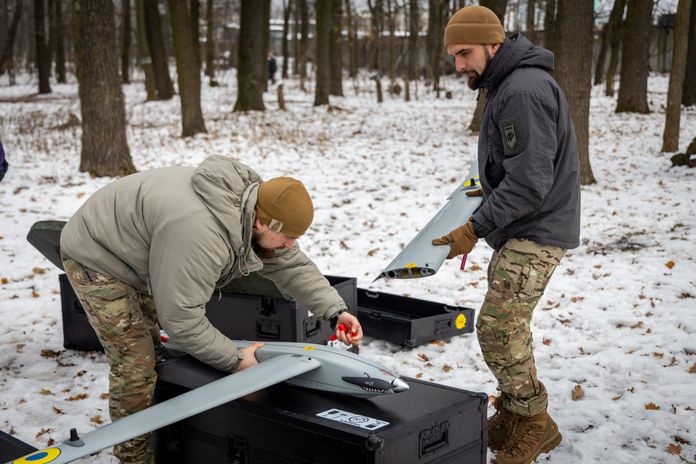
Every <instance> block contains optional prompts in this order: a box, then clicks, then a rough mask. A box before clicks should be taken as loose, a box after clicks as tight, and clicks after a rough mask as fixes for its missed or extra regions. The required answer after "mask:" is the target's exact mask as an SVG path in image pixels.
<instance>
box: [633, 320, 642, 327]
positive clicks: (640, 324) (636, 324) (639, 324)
mask: <svg viewBox="0 0 696 464" xmlns="http://www.w3.org/2000/svg"><path fill="white" fill-rule="evenodd" d="M631 328H632V329H642V328H643V321H639V322H636V323H635V324H633V325H632V326H631Z"/></svg>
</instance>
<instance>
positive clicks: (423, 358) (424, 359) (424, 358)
mask: <svg viewBox="0 0 696 464" xmlns="http://www.w3.org/2000/svg"><path fill="white" fill-rule="evenodd" d="M418 357H419V358H421V360H422V361H423V362H428V361H430V358H429V357H428V355H427V354H423V353H418Z"/></svg>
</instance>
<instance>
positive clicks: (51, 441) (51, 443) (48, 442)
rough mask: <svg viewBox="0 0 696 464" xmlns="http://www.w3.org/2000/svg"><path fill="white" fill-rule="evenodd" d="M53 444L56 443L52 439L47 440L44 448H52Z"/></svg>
mask: <svg viewBox="0 0 696 464" xmlns="http://www.w3.org/2000/svg"><path fill="white" fill-rule="evenodd" d="M55 442H56V441H55V440H54V439H53V438H49V439H48V441H47V442H46V446H47V447H48V446H53V444H54V443H55Z"/></svg>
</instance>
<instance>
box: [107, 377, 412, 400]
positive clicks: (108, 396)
mask: <svg viewBox="0 0 696 464" xmlns="http://www.w3.org/2000/svg"><path fill="white" fill-rule="evenodd" d="M421 375H423V374H421ZM416 378H420V377H416ZM99 399H100V400H108V399H109V394H108V393H102V394H101V395H99Z"/></svg>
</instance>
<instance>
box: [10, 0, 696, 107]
mask: <svg viewBox="0 0 696 464" xmlns="http://www.w3.org/2000/svg"><path fill="white" fill-rule="evenodd" d="M689 17H690V19H689V46H688V52H687V55H686V71H685V73H684V91H683V92H684V93H683V95H682V103H683V104H684V106H691V105H694V104H696V2H695V1H693V0H691V14H690V15H689ZM0 67H1V66H0Z"/></svg>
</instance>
